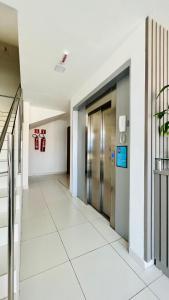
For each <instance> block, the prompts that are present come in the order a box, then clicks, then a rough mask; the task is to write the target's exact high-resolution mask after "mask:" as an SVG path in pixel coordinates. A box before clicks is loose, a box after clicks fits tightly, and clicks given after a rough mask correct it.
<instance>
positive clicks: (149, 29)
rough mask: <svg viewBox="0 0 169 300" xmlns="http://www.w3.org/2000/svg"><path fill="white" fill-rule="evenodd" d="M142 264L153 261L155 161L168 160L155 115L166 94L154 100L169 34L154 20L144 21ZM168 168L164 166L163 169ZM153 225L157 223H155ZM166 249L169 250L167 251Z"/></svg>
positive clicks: (168, 68)
mask: <svg viewBox="0 0 169 300" xmlns="http://www.w3.org/2000/svg"><path fill="white" fill-rule="evenodd" d="M145 80H146V82H145V89H146V93H145V110H146V112H145V124H146V126H145V230H144V232H145V260H146V261H149V260H150V259H152V258H153V251H152V249H153V243H154V241H153V238H154V230H153V229H154V225H153V224H154V223H153V222H154V219H153V216H154V215H155V214H154V209H156V208H154V205H153V204H154V196H155V195H154V189H155V186H154V178H153V170H154V168H155V157H157V158H164V157H169V153H168V151H169V138H168V137H163V136H159V125H162V124H163V122H165V121H166V120H167V119H168V120H169V116H166V118H165V119H164V120H161V121H159V120H158V119H157V118H154V114H155V113H156V112H159V111H161V110H163V109H164V108H167V105H169V96H168V92H165V93H164V94H161V96H160V97H159V99H158V100H156V96H157V94H158V93H159V91H160V89H161V88H162V87H163V86H164V85H165V84H169V33H168V30H166V29H164V28H163V27H162V26H160V25H158V24H157V22H155V21H154V20H152V19H150V18H147V20H146V77H145ZM167 165H168V166H169V164H165V166H167ZM155 221H156V220H155ZM167 249H168V248H167Z"/></svg>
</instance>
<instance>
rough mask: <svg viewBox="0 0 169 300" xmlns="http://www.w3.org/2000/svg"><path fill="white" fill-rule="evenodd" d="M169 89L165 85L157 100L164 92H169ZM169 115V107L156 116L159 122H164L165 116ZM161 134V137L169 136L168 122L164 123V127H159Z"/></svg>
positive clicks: (168, 85) (168, 86)
mask: <svg viewBox="0 0 169 300" xmlns="http://www.w3.org/2000/svg"><path fill="white" fill-rule="evenodd" d="M168 89H169V84H167V85H165V86H164V87H163V88H162V89H161V90H160V92H159V93H158V95H157V97H156V100H157V99H158V98H159V96H160V95H161V94H162V93H164V91H166V90H168ZM168 113H169V105H168V107H167V108H166V109H164V110H162V111H160V112H158V113H156V114H155V116H156V117H157V118H158V119H159V120H162V119H164V116H165V115H168ZM159 133H160V135H163V136H164V135H167V136H168V135H169V121H166V122H163V124H162V125H160V126H159Z"/></svg>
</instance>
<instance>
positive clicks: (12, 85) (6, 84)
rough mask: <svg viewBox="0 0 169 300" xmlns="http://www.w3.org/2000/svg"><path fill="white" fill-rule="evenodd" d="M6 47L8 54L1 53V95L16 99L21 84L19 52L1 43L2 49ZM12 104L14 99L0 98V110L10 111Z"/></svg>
mask: <svg viewBox="0 0 169 300" xmlns="http://www.w3.org/2000/svg"><path fill="white" fill-rule="evenodd" d="M4 46H6V47H7V49H8V52H7V53H6V54H5V53H4V52H2V50H1V51H0V94H1V95H6V96H12V97H14V96H15V93H16V90H17V88H18V85H19V83H20V69H19V52H18V48H17V47H14V46H10V45H7V44H5V43H2V42H0V49H3V48H2V47H4ZM11 103H12V99H11V100H9V99H7V98H4V97H0V110H2V111H8V110H9V107H10V105H11Z"/></svg>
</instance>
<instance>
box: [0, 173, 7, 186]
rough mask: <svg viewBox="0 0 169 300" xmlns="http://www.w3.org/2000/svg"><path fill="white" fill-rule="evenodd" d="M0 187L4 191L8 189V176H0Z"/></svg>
mask: <svg viewBox="0 0 169 300" xmlns="http://www.w3.org/2000/svg"><path fill="white" fill-rule="evenodd" d="M0 187H1V188H4V189H7V188H8V174H0Z"/></svg>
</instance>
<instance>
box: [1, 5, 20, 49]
mask: <svg viewBox="0 0 169 300" xmlns="http://www.w3.org/2000/svg"><path fill="white" fill-rule="evenodd" d="M0 41H2V42H5V43H7V44H10V45H14V46H18V27H17V12H16V10H15V9H13V8H11V7H9V6H7V5H4V4H2V3H1V2H0Z"/></svg>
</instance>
